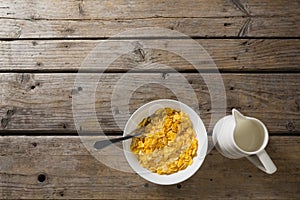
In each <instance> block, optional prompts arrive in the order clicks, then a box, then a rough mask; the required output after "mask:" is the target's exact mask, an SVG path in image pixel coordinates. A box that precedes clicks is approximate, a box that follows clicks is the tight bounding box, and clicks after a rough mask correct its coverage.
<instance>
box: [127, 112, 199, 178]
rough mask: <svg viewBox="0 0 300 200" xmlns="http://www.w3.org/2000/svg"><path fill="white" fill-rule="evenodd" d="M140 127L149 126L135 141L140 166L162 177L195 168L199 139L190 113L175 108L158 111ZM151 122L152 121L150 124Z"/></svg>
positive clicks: (134, 150)
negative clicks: (193, 164) (194, 162)
mask: <svg viewBox="0 0 300 200" xmlns="http://www.w3.org/2000/svg"><path fill="white" fill-rule="evenodd" d="M147 120H149V118H145V119H143V120H142V121H141V122H140V123H139V125H138V127H144V126H145V125H146V124H147V125H146V127H145V129H144V133H143V134H142V135H141V136H140V137H135V138H133V139H132V142H131V146H130V149H131V151H132V152H133V153H134V154H135V155H136V156H137V158H138V160H139V162H140V164H141V165H142V166H143V167H145V168H147V169H148V170H150V171H152V172H154V173H158V174H172V173H175V172H178V171H179V170H183V169H185V168H187V167H188V166H190V165H192V163H193V158H194V157H195V156H196V154H197V149H198V140H197V139H196V133H195V131H194V129H193V126H192V122H191V121H190V119H189V117H188V115H187V114H185V113H183V112H181V111H176V110H173V109H171V108H161V109H158V110H157V111H156V112H155V113H154V115H153V116H151V119H150V120H151V121H150V123H146V122H147ZM148 122H149V121H148Z"/></svg>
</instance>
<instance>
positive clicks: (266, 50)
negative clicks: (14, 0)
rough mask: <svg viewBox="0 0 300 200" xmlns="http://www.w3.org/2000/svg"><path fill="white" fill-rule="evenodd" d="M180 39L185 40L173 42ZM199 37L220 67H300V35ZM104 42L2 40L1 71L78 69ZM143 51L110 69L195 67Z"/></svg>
mask: <svg viewBox="0 0 300 200" xmlns="http://www.w3.org/2000/svg"><path fill="white" fill-rule="evenodd" d="M123 41H129V40H123ZM177 41H181V40H174V41H173V42H174V43H176V42H177ZM196 41H197V42H198V43H199V44H200V45H201V46H202V47H203V48H204V49H206V51H207V52H208V53H209V55H211V57H212V59H213V60H214V61H215V64H216V65H217V67H218V69H219V70H220V71H223V70H226V71H237V70H238V71H258V70H260V71H266V70H267V71H271V70H272V71H273V70H274V71H277V70H279V71H287V72H291V71H299V70H300V67H299V63H300V57H299V54H300V40H299V39H288V40H274V39H267V40H263V39H241V40H234V39H222V40H221V39H199V40H196ZM101 42H103V40H87V41H86V40H71V41H69V40H62V41H60V40H54V41H51V40H50V41H48V40H42V41H35V40H28V41H27V40H25V41H18V40H17V41H0V71H11V72H14V71H17V72H18V71H26V70H29V71H33V70H34V71H40V72H45V71H47V72H51V71H55V72H57V71H61V72H65V71H76V70H78V69H79V68H80V65H81V63H82V62H83V60H84V59H85V57H86V56H87V55H88V54H89V52H90V51H91V50H92V49H93V48H94V47H96V46H97V45H98V44H99V43H101ZM132 42H133V41H132ZM153 43H156V44H157V46H159V45H158V44H160V46H164V44H165V43H167V41H162V40H155V39H153ZM115 45H116V46H117V45H118V43H117V42H116V44H115ZM113 48H114V47H112V49H113ZM142 51H143V52H144V58H143V59H141V57H140V56H139V55H138V54H137V51H131V52H130V53H128V54H124V55H123V56H122V57H121V58H119V59H117V60H116V61H115V62H114V63H113V64H111V65H110V66H109V68H107V69H106V71H111V72H113V71H124V72H125V71H128V70H130V69H133V68H135V67H141V66H143V65H145V64H151V63H155V62H156V63H161V64H165V65H168V66H170V67H173V68H174V69H176V70H180V71H184V70H192V69H194V68H193V66H192V65H191V64H189V63H188V62H187V61H186V60H184V59H182V58H181V57H180V56H178V55H175V54H173V53H171V52H166V51H162V50H157V49H155V50H153V49H145V48H142ZM190 53H191V55H192V56H197V52H195V51H194V49H191V51H190ZM102 56H103V57H109V56H111V51H110V50H109V49H106V50H105V49H104V50H103V53H102ZM93 65H95V63H91V66H90V67H91V69H93V70H96V69H99V68H100V70H101V69H102V70H103V68H102V67H101V66H99V65H97V67H94V68H93ZM157 69H158V70H159V68H157ZM201 69H206V66H202V68H201ZM152 70H153V69H152Z"/></svg>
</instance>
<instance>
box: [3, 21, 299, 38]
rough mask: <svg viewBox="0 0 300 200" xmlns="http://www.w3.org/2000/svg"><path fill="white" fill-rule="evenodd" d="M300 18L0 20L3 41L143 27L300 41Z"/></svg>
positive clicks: (84, 35)
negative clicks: (287, 38) (291, 38)
mask: <svg viewBox="0 0 300 200" xmlns="http://www.w3.org/2000/svg"><path fill="white" fill-rule="evenodd" d="M299 18H300V17H298V18H297V17H293V18H291V17H288V18H286V17H268V18H264V17H255V18H239V17H237V18H236V17H229V18H162V19H161V18H154V19H120V20H83V21H77V20H19V19H17V20H16V19H0V29H1V32H0V38H4V39H5V38H6V39H18V38H99V37H100V38H102V37H111V36H114V35H115V34H118V33H121V32H123V31H126V30H130V29H134V28H143V27H162V28H168V29H172V30H175V31H179V32H181V33H184V34H186V35H188V36H191V37H299V36H300V35H299V32H300V28H299V21H300V19H299ZM129 36H131V37H135V36H137V35H129ZM139 36H142V35H139Z"/></svg>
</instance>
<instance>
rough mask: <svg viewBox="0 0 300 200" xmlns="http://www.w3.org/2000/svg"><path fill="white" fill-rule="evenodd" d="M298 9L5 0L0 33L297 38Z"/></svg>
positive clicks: (235, 2)
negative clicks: (152, 30)
mask: <svg viewBox="0 0 300 200" xmlns="http://www.w3.org/2000/svg"><path fill="white" fill-rule="evenodd" d="M298 8H299V2H298V1H296V0H292V1H289V2H288V3H286V2H285V1H283V0H277V1H268V0H264V1H260V2H257V1H254V0H252V1H247V2H245V1H240V0H232V1H230V0H226V1H222V0H215V1H209V3H208V1H207V0H200V1H198V0H193V1H186V0H185V1H179V0H178V1H175V2H174V1H159V0H156V1H151V2H144V1H141V0H136V1H130V3H128V1H126V0H121V1H117V0H114V1H101V2H99V1H77V0H68V1H64V2H61V1H57V0H56V1H51V3H49V2H48V1H47V0H43V1H39V2H34V1H17V2H16V1H15V2H11V1H8V0H7V1H3V2H1V4H0V29H1V30H2V31H1V32H0V38H11V39H13V38H14V39H16V38H66V37H68V38H72V37H73V38H75V37H76V38H78V37H80V38H90V37H111V36H112V35H115V34H117V33H119V32H122V31H124V30H128V29H132V28H140V27H153V26H155V27H164V28H169V29H173V30H176V31H180V32H182V33H184V34H186V35H189V36H193V37H224V36H227V37H228V36H229V37H247V36H255V37H261V36H264V37H297V36H299V32H300V30H299V29H300V28H299V21H300V20H299V19H300V15H299V12H300V11H299V9H298ZM212 27H213V28H212ZM132 36H133V37H134V36H136V35H132Z"/></svg>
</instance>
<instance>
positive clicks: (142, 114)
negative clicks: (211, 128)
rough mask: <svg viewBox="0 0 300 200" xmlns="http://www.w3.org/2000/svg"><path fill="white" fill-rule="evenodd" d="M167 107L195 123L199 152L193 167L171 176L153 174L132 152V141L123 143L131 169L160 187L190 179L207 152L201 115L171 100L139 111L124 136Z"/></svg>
mask: <svg viewBox="0 0 300 200" xmlns="http://www.w3.org/2000/svg"><path fill="white" fill-rule="evenodd" d="M166 107H169V108H172V109H175V110H178V111H182V112H184V113H186V114H188V115H189V117H190V120H191V122H192V123H193V127H194V130H195V132H196V135H197V136H196V137H197V139H198V150H197V156H195V157H194V158H193V164H192V165H191V166H188V167H187V168H186V169H184V170H180V171H178V172H176V173H173V174H170V175H159V174H157V173H153V172H151V171H149V170H148V169H146V168H144V167H142V166H141V165H140V164H139V162H138V160H137V158H136V156H135V155H134V154H133V153H132V152H131V150H130V144H131V139H128V140H125V141H123V149H124V154H125V157H126V159H127V161H128V163H129V165H130V166H131V168H132V169H133V170H134V171H135V172H136V173H137V174H139V175H140V176H141V177H143V178H144V179H146V180H148V181H150V182H152V183H156V184H160V185H172V184H176V183H180V182H182V181H185V180H186V179H188V178H190V177H191V176H192V175H193V174H195V173H196V172H197V171H198V169H199V168H200V166H201V165H202V163H203V161H204V158H205V156H206V152H207V133H206V129H205V126H204V124H203V122H202V120H201V119H200V117H199V115H198V114H197V113H196V112H195V111H194V110H193V109H192V108H190V107H189V106H187V105H186V104H184V103H181V102H179V101H175V100H170V99H160V100H155V101H152V102H149V103H147V104H145V105H143V106H142V107H140V108H139V109H137V110H136V111H135V112H134V113H133V114H132V115H131V117H130V118H129V120H128V122H127V123H126V126H125V129H124V134H123V136H125V135H127V134H128V133H130V131H132V130H134V129H136V128H137V125H138V123H139V122H140V121H141V120H142V119H144V118H146V117H148V116H150V115H152V114H153V113H154V112H155V111H156V110H157V109H159V108H166Z"/></svg>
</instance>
